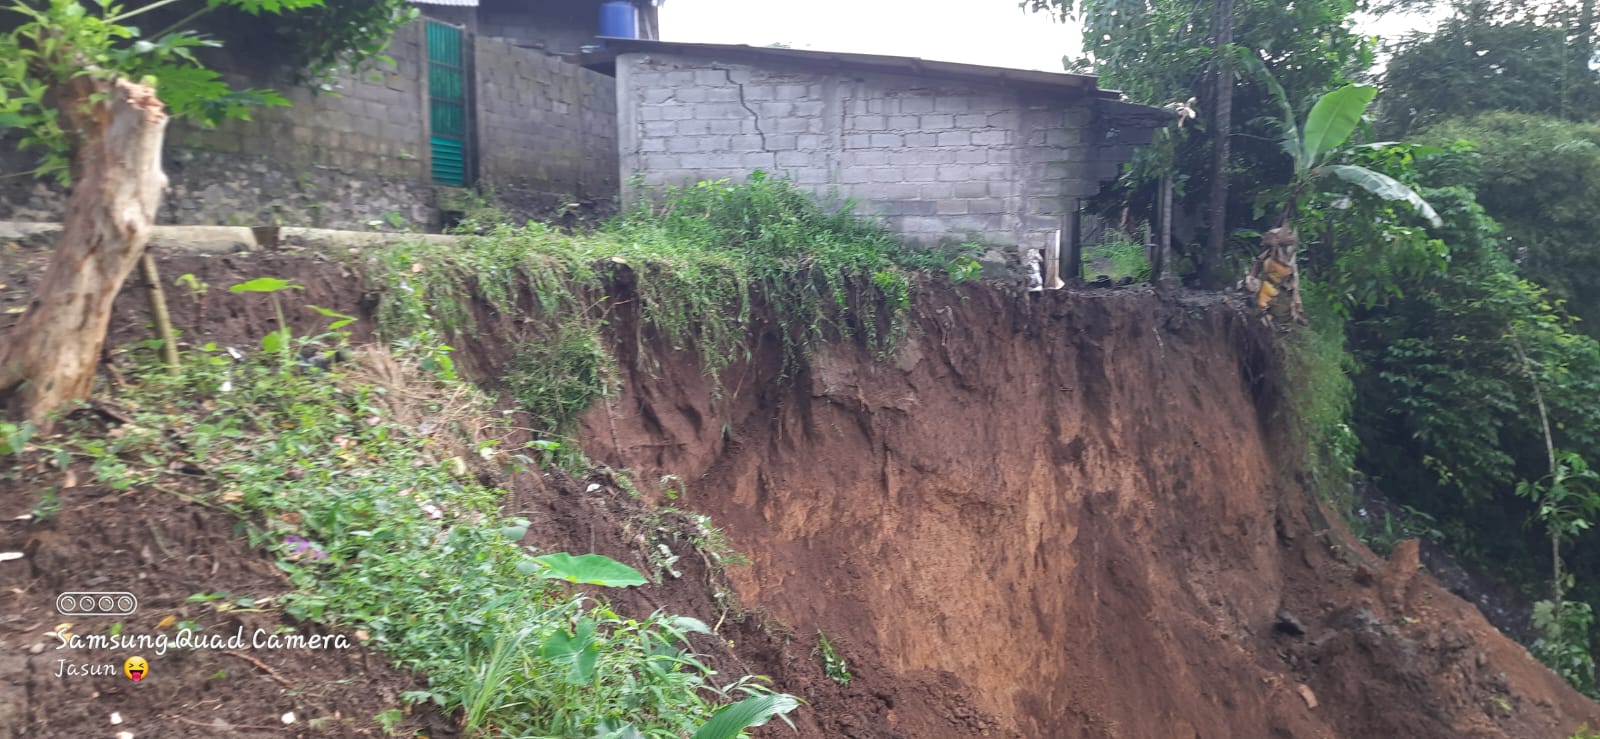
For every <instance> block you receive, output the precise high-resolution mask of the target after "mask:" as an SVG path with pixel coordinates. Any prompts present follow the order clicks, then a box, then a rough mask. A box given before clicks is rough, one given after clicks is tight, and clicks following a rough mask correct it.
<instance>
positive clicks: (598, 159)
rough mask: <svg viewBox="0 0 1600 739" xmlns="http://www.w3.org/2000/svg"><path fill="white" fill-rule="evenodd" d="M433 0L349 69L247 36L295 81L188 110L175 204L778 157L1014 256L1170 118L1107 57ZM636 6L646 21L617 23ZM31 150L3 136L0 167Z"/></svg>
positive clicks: (233, 69)
mask: <svg viewBox="0 0 1600 739" xmlns="http://www.w3.org/2000/svg"><path fill="white" fill-rule="evenodd" d="M413 1H414V2H416V3H417V6H418V7H419V8H421V9H422V11H423V15H424V16H425V17H424V18H423V19H421V20H419V21H417V22H415V23H412V24H410V25H408V26H406V27H404V28H402V29H400V30H399V31H398V32H397V35H396V37H395V38H394V40H393V42H392V43H391V45H390V48H389V51H388V54H389V56H391V57H392V58H393V60H394V62H393V64H384V65H373V66H372V67H371V68H368V69H362V70H360V71H358V72H356V73H351V74H346V75H343V76H341V77H340V78H338V79H337V80H335V81H334V84H333V88H334V89H333V90H332V91H331V93H330V92H326V91H313V90H311V89H308V88H306V87H304V86H298V85H296V84H294V82H293V80H292V78H291V77H290V76H289V74H288V71H287V70H283V69H281V68H276V67H274V66H273V62H272V61H271V60H272V59H274V58H275V57H274V55H273V53H272V50H271V49H269V48H257V47H259V46H261V45H262V42H260V41H255V42H254V46H252V41H251V39H250V38H249V37H248V36H246V37H244V38H241V39H239V40H238V41H239V43H237V44H235V43H234V41H235V40H234V39H229V40H228V44H227V45H226V46H225V47H224V48H223V50H222V52H223V53H224V54H225V56H222V57H220V58H218V59H217V60H215V61H213V62H212V63H213V64H214V66H215V67H216V68H218V69H219V70H221V71H223V72H224V73H226V74H228V75H229V76H230V77H231V78H232V79H233V81H234V82H235V83H236V84H238V85H240V86H248V87H273V88H276V89H279V90H282V91H283V92H284V94H285V96H286V97H287V98H288V99H289V100H290V101H291V102H292V104H293V105H292V107H289V108H270V109H263V110H257V111H255V112H254V116H253V120H250V121H232V122H229V123H227V124H225V125H223V126H222V127H220V128H217V129H214V130H205V129H201V128H198V127H195V126H192V125H186V124H177V125H174V126H172V127H171V129H170V130H169V134H168V141H167V144H168V145H167V156H166V162H165V163H164V164H165V167H166V170H167V173H168V176H169V178H170V180H171V188H170V191H169V192H168V195H167V198H166V199H165V202H164V204H163V207H162V211H161V214H160V221H161V222H162V223H168V224H193V225H240V226H273V225H283V226H320V227H328V228H344V229H358V230H365V229H369V228H374V227H376V228H379V229H383V230H392V229H398V228H421V229H424V230H434V229H438V228H441V227H443V226H445V225H448V224H449V222H450V221H451V217H452V213H451V211H452V210H459V209H460V208H461V207H462V203H463V202H464V201H470V199H471V197H473V191H474V190H476V191H477V192H478V193H492V194H493V197H494V199H495V201H496V204H497V205H499V206H500V207H501V208H502V209H503V210H505V211H506V212H507V213H509V214H510V215H512V216H514V217H519V218H529V217H534V218H537V217H545V216H549V215H551V214H553V213H555V212H567V211H570V210H572V207H573V204H577V206H578V209H580V210H584V209H587V210H589V211H591V212H594V213H605V212H608V211H610V210H611V209H613V208H614V207H615V203H616V201H617V200H618V199H619V196H621V198H623V199H625V198H628V197H634V196H636V195H637V194H638V193H634V192H631V191H629V190H628V187H629V186H626V185H625V183H627V182H629V181H630V178H632V177H634V176H635V175H637V176H638V180H637V181H640V182H643V183H644V184H646V185H670V184H683V183H692V182H694V181H698V180H706V179H721V178H731V179H734V180H739V179H742V178H744V177H747V176H749V174H750V173H751V172H752V171H754V170H757V169H760V170H765V171H767V172H771V173H775V174H777V175H779V176H783V177H787V178H789V179H792V180H793V181H795V182H797V183H799V184H800V185H802V186H804V187H807V188H811V189H814V190H816V191H818V192H834V193H837V194H838V195H841V196H844V197H849V198H854V199H856V200H857V201H858V202H859V203H860V208H861V210H862V211H863V212H864V213H869V214H874V215H879V216H882V217H883V218H884V219H885V221H886V222H887V223H888V224H889V226H890V227H891V228H892V229H893V230H894V231H896V232H897V233H899V234H902V235H903V236H905V237H906V238H908V239H910V240H912V241H916V242H922V243H927V244H933V243H939V242H945V241H957V240H959V241H965V240H976V241H980V242H982V243H985V244H988V245H990V246H994V247H997V249H996V251H995V253H992V254H991V258H992V259H991V261H1015V260H1016V258H1017V257H1019V256H1023V255H1022V252H1025V251H1027V250H1042V249H1047V248H1049V247H1050V246H1051V245H1052V244H1055V243H1057V242H1058V241H1060V242H1065V243H1066V244H1068V249H1069V250H1070V248H1071V247H1070V245H1071V244H1073V243H1076V242H1075V241H1074V240H1073V239H1072V238H1071V234H1072V233H1073V229H1074V226H1075V225H1076V218H1075V216H1076V213H1077V211H1078V202H1079V201H1080V200H1081V199H1083V198H1086V197H1089V196H1091V195H1093V194H1095V193H1096V192H1097V191H1098V190H1099V189H1100V186H1101V184H1102V183H1104V182H1106V181H1108V180H1110V179H1112V178H1113V177H1115V175H1116V174H1117V171H1118V168H1119V166H1120V165H1121V163H1122V162H1124V161H1126V160H1127V159H1128V158H1129V157H1130V156H1131V155H1132V149H1133V147H1134V146H1136V145H1139V144H1143V143H1147V142H1148V141H1149V140H1150V136H1151V132H1152V131H1153V130H1154V129H1155V128H1157V127H1159V126H1161V125H1165V124H1166V123H1167V122H1168V120H1169V118H1170V116H1169V115H1168V114H1167V113H1165V112H1164V111H1161V110H1159V109H1155V108H1148V107H1144V106H1137V105H1130V104H1127V103H1123V102H1120V101H1119V96H1118V94H1117V93H1115V92H1113V91H1108V90H1101V89H1099V87H1098V86H1097V82H1096V78H1094V77H1091V76H1084V75H1072V74H1055V73H1046V72H1036V71H1025V70H1016V69H1000V68H994V67H982V66H973V65H967V64H952V63H946V62H935V61H926V60H921V59H911V58H904V57H891V56H877V55H867V54H836V53H824V52H816V51H801V50H793V49H780V48H753V47H747V46H726V45H713V44H686V43H668V42H662V41H658V40H654V39H653V36H654V35H655V34H656V32H657V30H656V29H657V28H658V27H659V24H658V22H657V13H658V9H657V6H658V5H659V0H413ZM619 14H620V16H619ZM619 17H620V19H621V21H620V24H619ZM619 25H620V26H621V27H625V28H627V29H629V30H631V31H632V32H633V33H635V34H637V35H640V36H643V38H634V39H624V38H604V37H603V34H607V33H614V29H616V28H618V27H619ZM32 168H33V162H32V161H31V159H30V157H28V156H27V155H24V154H20V153H19V152H17V151H16V147H15V146H9V147H7V146H0V172H26V171H28V170H30V169H32ZM63 202H64V198H63V197H62V192H61V190H60V189H59V188H58V187H56V186H55V185H54V184H53V183H51V182H46V181H35V180H30V179H27V178H21V177H10V178H0V220H18V221H54V220H59V219H60V215H61V207H62V204H63Z"/></svg>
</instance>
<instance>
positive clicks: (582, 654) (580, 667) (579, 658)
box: [539, 618, 600, 685]
mask: <svg viewBox="0 0 1600 739" xmlns="http://www.w3.org/2000/svg"><path fill="white" fill-rule="evenodd" d="M539 656H541V657H544V658H545V659H548V660H550V661H551V662H554V663H556V664H558V665H560V664H565V665H571V669H570V670H568V671H567V682H568V683H570V684H572V685H583V684H585V683H587V682H589V678H590V677H593V676H594V667H595V664H596V663H597V662H598V661H599V659H600V644H599V643H598V642H596V641H595V638H594V621H593V620H591V619H587V618H581V619H578V625H577V628H576V629H574V630H573V633H571V634H569V633H567V632H566V630H565V629H560V630H557V631H554V632H551V634H550V635H549V636H547V637H545V638H544V643H543V644H540V645H539Z"/></svg>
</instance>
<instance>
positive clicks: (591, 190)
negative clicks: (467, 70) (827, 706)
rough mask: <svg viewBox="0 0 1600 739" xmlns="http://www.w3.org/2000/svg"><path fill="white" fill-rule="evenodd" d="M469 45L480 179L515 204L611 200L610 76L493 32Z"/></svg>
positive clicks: (613, 101)
mask: <svg viewBox="0 0 1600 739" xmlns="http://www.w3.org/2000/svg"><path fill="white" fill-rule="evenodd" d="M475 47H476V57H475V62H474V63H475V64H476V70H477V80H478V106H477V107H478V120H477V123H478V142H479V148H480V151H481V154H480V162H481V168H480V170H479V174H480V178H481V181H482V182H484V183H485V184H487V185H490V186H491V187H493V188H494V191H495V194H496V195H497V196H498V197H499V198H500V199H502V200H505V201H507V202H509V203H514V204H515V207H517V209H518V210H523V211H527V210H532V211H536V212H537V211H542V210H549V209H552V208H559V207H561V206H562V205H565V204H566V203H570V202H588V203H593V204H594V207H595V208H597V209H601V210H605V209H609V208H610V207H612V205H613V204H614V201H615V199H616V195H617V187H618V183H617V172H618V169H617V93H616V80H614V79H613V78H611V77H608V76H606V75H603V74H600V73H598V72H592V71H590V70H587V69H584V68H582V67H579V66H577V65H575V64H569V63H567V62H564V61H562V60H561V59H559V58H557V57H553V56H548V55H545V54H542V53H539V52H535V51H531V50H527V49H520V48H516V47H514V46H512V45H510V44H509V43H507V42H504V41H499V40H496V39H489V38H483V37H479V38H478V39H477V42H476V44H475Z"/></svg>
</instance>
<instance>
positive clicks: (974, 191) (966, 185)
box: [951, 181, 989, 198]
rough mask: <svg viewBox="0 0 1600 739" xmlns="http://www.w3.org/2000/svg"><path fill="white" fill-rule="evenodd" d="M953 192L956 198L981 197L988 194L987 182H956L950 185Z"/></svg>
mask: <svg viewBox="0 0 1600 739" xmlns="http://www.w3.org/2000/svg"><path fill="white" fill-rule="evenodd" d="M951 191H952V192H953V193H955V196H956V197H958V198H982V197H987V196H988V195H989V183H987V182H974V181H969V182H957V183H955V185H953V186H952V190H951Z"/></svg>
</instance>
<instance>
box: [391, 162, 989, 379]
mask: <svg viewBox="0 0 1600 739" xmlns="http://www.w3.org/2000/svg"><path fill="white" fill-rule="evenodd" d="M659 194H660V195H661V197H659V198H656V199H654V200H653V201H651V199H646V200H647V202H646V203H645V204H644V205H641V206H640V207H638V208H636V209H634V210H632V211H630V212H627V213H624V214H623V215H621V216H618V217H616V218H614V219H612V220H610V221H609V222H607V223H605V224H604V225H602V226H601V227H600V228H599V229H597V230H595V231H592V232H588V233H580V234H575V235H567V234H563V233H561V232H559V231H557V230H555V229H552V228H550V227H547V226H543V225H540V224H535V223H530V224H528V225H526V226H521V227H517V226H511V225H506V224H500V225H494V226H490V227H487V228H486V227H485V225H484V224H472V225H471V226H472V228H474V229H476V230H486V232H485V233H483V234H481V235H479V236H476V237H474V238H472V239H471V240H470V242H469V243H468V244H466V245H465V247H464V248H463V246H462V245H459V244H452V245H437V244H407V245H400V246H396V247H392V248H390V249H388V250H386V251H385V252H384V253H383V254H382V255H381V256H380V257H379V258H378V262H379V264H378V267H379V269H378V270H377V271H376V275H375V277H376V281H377V282H378V283H379V287H380V289H382V290H383V292H384V297H383V302H382V305H381V308H380V311H379V325H380V327H381V329H382V330H383V332H384V333H385V334H386V335H387V336H390V337H395V338H397V337H404V336H411V335H415V334H418V333H426V332H430V331H440V332H443V333H445V334H451V333H455V332H459V331H469V332H470V331H472V330H474V328H475V326H474V322H473V320H472V313H471V312H470V310H469V306H470V305H471V299H472V298H474V297H475V298H478V299H480V300H482V301H485V302H486V303H487V304H488V305H489V306H490V307H492V308H493V309H494V310H495V311H496V312H498V313H501V314H509V315H518V316H523V317H527V318H529V319H531V321H532V323H533V324H534V331H533V332H532V333H542V334H547V335H551V336H558V337H559V341H560V343H562V344H564V345H566V346H568V347H571V346H573V345H575V344H581V343H582V342H581V340H577V339H574V331H577V332H578V334H591V333H592V330H593V329H594V328H595V327H597V326H598V325H599V324H600V323H602V322H604V321H605V320H607V317H608V315H609V306H610V301H608V300H607V298H606V296H605V292H604V291H605V289H606V288H605V285H606V281H605V279H604V276H605V275H606V274H607V273H611V272H613V271H615V270H618V269H632V270H634V271H635V272H636V273H637V285H638V287H637V292H638V295H637V298H638V300H639V301H640V302H641V306H640V308H641V316H642V318H643V322H644V323H645V324H646V325H647V326H648V327H649V328H651V329H654V330H656V331H658V332H660V333H661V334H662V335H663V336H665V337H667V338H668V339H669V340H670V341H671V342H673V344H674V346H676V347H678V348H690V347H692V348H694V349H697V350H699V351H700V353H701V356H702V358H703V360H704V362H705V365H706V370H707V371H708V372H713V373H714V372H716V371H717V370H720V369H722V368H724V367H726V366H728V365H729V364H731V363H732V362H734V361H737V360H738V359H740V358H742V357H745V356H748V351H749V347H748V345H747V343H746V340H747V336H748V334H749V332H748V330H747V329H748V328H749V326H750V323H751V321H752V320H754V315H753V311H752V307H753V305H754V304H755V302H756V300H757V298H758V296H759V299H760V300H761V301H762V302H763V303H764V304H765V305H766V306H768V307H770V309H771V312H772V314H773V315H774V317H775V320H777V321H778V322H779V323H780V324H781V326H780V329H781V332H782V336H783V339H784V343H785V347H786V350H787V351H788V353H789V356H790V359H793V358H795V357H797V356H800V355H803V354H805V353H806V352H807V350H808V349H809V348H810V347H812V346H814V345H815V343H816V342H817V341H818V340H821V339H825V338H830V337H835V336H837V337H846V338H859V339H862V340H864V341H866V342H867V343H868V344H869V345H871V346H874V347H875V348H878V349H880V350H883V349H888V348H890V347H892V346H893V345H894V344H895V342H896V341H898V340H899V339H900V338H901V337H902V336H903V335H904V333H905V330H906V322H905V320H904V313H905V311H906V308H907V307H908V306H909V304H910V298H911V292H912V289H913V285H914V283H915V275H916V273H919V272H927V273H936V274H944V275H948V276H950V277H952V278H955V279H964V278H967V277H971V276H974V275H975V274H976V269H977V262H976V261H975V260H974V259H972V257H971V253H972V252H973V251H974V247H973V245H963V246H960V247H955V248H947V249H940V250H916V249H910V248H907V247H905V246H903V245H902V244H901V243H900V242H899V241H898V240H897V239H895V238H894V237H893V236H892V235H891V234H889V232H888V231H887V230H885V229H884V228H883V226H882V225H880V224H878V223H875V222H873V221H870V220H867V219H863V218H860V217H857V216H855V215H854V214H853V213H852V212H851V211H852V208H851V204H850V203H849V202H843V203H839V202H828V201H824V200H821V199H818V198H816V197H814V196H812V195H810V194H808V193H805V192H803V191H801V190H799V189H798V188H796V187H795V186H794V185H793V184H791V183H790V182H788V181H786V180H781V179H775V178H771V177H768V176H766V175H765V174H763V173H761V172H756V173H755V174H753V175H752V176H751V177H750V179H749V181H748V182H747V183H745V184H731V183H729V182H728V181H727V180H719V181H716V182H701V183H699V184H697V185H693V186H688V187H674V188H668V189H666V190H665V191H664V192H662V193H659ZM547 353H548V352H547Z"/></svg>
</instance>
